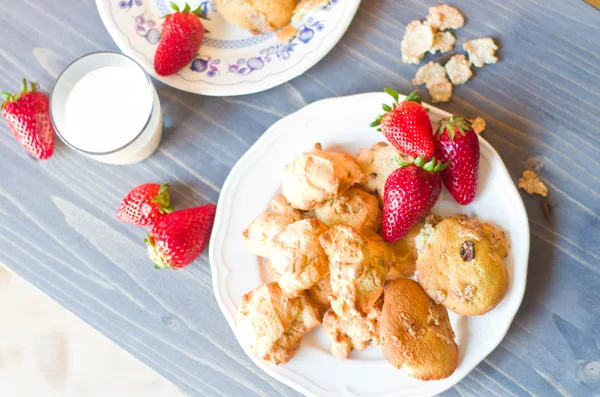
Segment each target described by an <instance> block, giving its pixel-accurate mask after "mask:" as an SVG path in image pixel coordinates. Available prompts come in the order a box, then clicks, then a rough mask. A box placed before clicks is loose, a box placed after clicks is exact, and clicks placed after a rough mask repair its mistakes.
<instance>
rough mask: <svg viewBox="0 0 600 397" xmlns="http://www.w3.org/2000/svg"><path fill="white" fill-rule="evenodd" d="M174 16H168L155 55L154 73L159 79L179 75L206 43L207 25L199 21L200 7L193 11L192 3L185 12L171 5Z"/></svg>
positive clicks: (201, 16) (187, 5) (200, 16)
mask: <svg viewBox="0 0 600 397" xmlns="http://www.w3.org/2000/svg"><path fill="white" fill-rule="evenodd" d="M171 8H173V10H175V12H174V13H173V14H170V15H167V16H166V17H165V21H164V23H163V26H162V35H161V38H160V42H159V43H158V48H157V49H156V54H154V70H155V71H156V73H158V74H159V75H160V76H169V75H171V74H175V73H177V72H179V71H180V70H181V69H182V68H183V67H184V66H185V65H187V64H189V63H190V62H192V60H193V59H194V57H195V56H196V54H197V53H198V50H199V49H200V46H201V45H202V40H204V33H205V30H204V26H203V25H202V22H200V18H203V19H208V18H206V17H205V16H204V15H202V11H201V9H200V7H198V8H197V9H196V10H194V11H190V6H189V4H186V5H185V8H184V9H183V11H179V7H177V5H176V4H174V3H173V2H171Z"/></svg>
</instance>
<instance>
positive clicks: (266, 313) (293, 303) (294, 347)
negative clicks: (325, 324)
mask: <svg viewBox="0 0 600 397" xmlns="http://www.w3.org/2000/svg"><path fill="white" fill-rule="evenodd" d="M320 323H321V317H320V316H319V310H318V309H317V307H316V306H315V304H314V303H313V302H312V301H311V300H310V298H308V296H307V295H306V294H300V295H299V296H296V297H290V296H288V295H286V294H284V293H283V291H282V290H281V288H280V287H279V285H278V284H277V283H268V284H262V285H261V286H259V287H258V288H256V289H254V290H252V291H250V292H248V293H247V294H245V295H243V296H242V300H241V302H240V307H239V310H238V322H237V331H238V335H239V337H240V339H241V340H242V343H244V345H246V346H247V347H248V349H249V350H250V351H251V352H252V353H254V354H256V355H257V356H258V357H259V358H261V359H262V360H266V361H270V362H272V363H273V364H275V365H279V364H285V363H287V362H288V361H289V360H290V359H291V358H292V357H294V355H295V354H296V352H297V351H298V349H299V348H300V342H301V341H302V336H303V335H304V334H305V333H306V332H308V331H310V330H311V329H313V328H314V327H316V326H317V325H319V324H320Z"/></svg>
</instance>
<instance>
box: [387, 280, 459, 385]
mask: <svg viewBox="0 0 600 397" xmlns="http://www.w3.org/2000/svg"><path fill="white" fill-rule="evenodd" d="M379 332H380V338H381V339H380V345H381V352H382V353H383V357H384V358H385V359H386V360H387V361H388V362H389V363H390V364H392V365H393V366H395V367H396V368H399V369H400V368H406V369H408V370H409V371H410V376H412V377H413V378H416V379H420V380H425V381H427V380H438V379H444V378H447V377H449V376H450V375H452V373H453V372H454V370H455V369H456V367H457V365H458V346H457V345H456V343H455V342H454V332H453V331H452V326H451V325H450V320H449V318H448V312H447V311H446V309H445V308H444V306H442V305H439V304H436V303H435V302H434V301H433V300H431V299H430V298H429V297H428V296H427V294H426V293H425V291H423V289H422V288H421V287H420V286H419V284H417V283H416V282H414V281H412V280H408V279H397V280H390V281H388V282H386V284H385V289H384V300H383V309H382V312H381V316H380V317H379Z"/></svg>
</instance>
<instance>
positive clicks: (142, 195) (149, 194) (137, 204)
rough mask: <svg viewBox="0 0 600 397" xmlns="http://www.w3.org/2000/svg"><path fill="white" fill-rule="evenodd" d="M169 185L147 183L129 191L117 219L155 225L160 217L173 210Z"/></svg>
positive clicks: (122, 202)
mask: <svg viewBox="0 0 600 397" xmlns="http://www.w3.org/2000/svg"><path fill="white" fill-rule="evenodd" d="M169 187H170V186H169V185H168V184H164V185H159V184H158V183H146V184H145V185H140V186H138V187H136V188H134V189H133V190H132V191H130V192H129V193H127V196H125V198H124V199H123V201H121V205H120V206H119V209H118V211H117V219H118V220H120V221H122V222H127V223H132V224H134V225H137V226H149V225H154V223H156V221H157V220H158V218H160V217H161V216H163V214H167V213H170V212H173V208H172V207H170V203H171V198H170V197H169Z"/></svg>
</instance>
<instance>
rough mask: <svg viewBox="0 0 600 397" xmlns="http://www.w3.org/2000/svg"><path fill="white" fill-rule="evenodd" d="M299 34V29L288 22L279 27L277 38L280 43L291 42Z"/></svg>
mask: <svg viewBox="0 0 600 397" xmlns="http://www.w3.org/2000/svg"><path fill="white" fill-rule="evenodd" d="M297 34H298V30H297V29H296V28H294V27H293V26H292V25H291V24H288V25H285V26H284V27H282V28H281V29H279V31H278V32H277V40H279V42H280V43H284V44H285V43H289V42H290V41H292V40H293V39H294V38H295V37H296V35H297Z"/></svg>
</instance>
